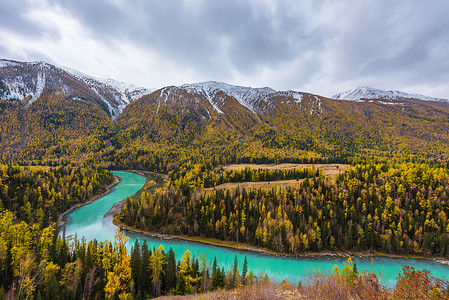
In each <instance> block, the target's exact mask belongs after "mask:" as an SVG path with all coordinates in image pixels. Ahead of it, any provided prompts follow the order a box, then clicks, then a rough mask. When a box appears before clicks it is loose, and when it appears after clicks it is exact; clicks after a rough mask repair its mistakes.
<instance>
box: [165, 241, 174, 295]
mask: <svg viewBox="0 0 449 300" xmlns="http://www.w3.org/2000/svg"><path fill="white" fill-rule="evenodd" d="M166 276H167V281H166V289H167V291H170V290H171V289H172V288H174V287H176V259H175V252H174V251H173V249H172V248H170V250H169V251H168V265H167V274H166Z"/></svg>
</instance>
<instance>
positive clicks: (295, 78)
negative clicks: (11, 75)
mask: <svg viewBox="0 0 449 300" xmlns="http://www.w3.org/2000/svg"><path fill="white" fill-rule="evenodd" d="M448 15H449V1H447V0H338V1H337V0H327V1H320V0H291V1H290V0H284V1H281V0H279V1H275V0H226V1H224V0H222V1H219V0H169V1H167V0H166V1H164V0H158V1H156V0H95V1H92V0H0V58H5V59H12V60H19V61H46V62H48V63H51V64H55V65H57V66H65V67H69V68H72V69H75V70H78V71H81V72H83V73H86V74H89V75H93V76H97V77H103V78H113V79H116V80H119V81H122V82H125V83H132V84H135V85H139V86H143V87H148V88H160V87H164V86H169V85H182V84H185V83H194V82H203V81H209V80H215V81H222V82H226V83H229V84H234V85H242V86H250V87H265V86H269V87H271V88H274V89H276V90H295V91H302V92H310V93H315V94H319V95H323V96H328V97H329V96H332V95H334V94H336V93H338V92H342V91H345V90H349V89H354V88H356V87H358V86H370V87H374V88H380V89H387V90H389V89H392V90H401V91H405V92H409V93H420V94H424V95H428V96H433V97H441V98H449V84H448V83H449V17H448Z"/></svg>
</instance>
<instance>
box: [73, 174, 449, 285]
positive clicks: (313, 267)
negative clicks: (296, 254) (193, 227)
mask: <svg viewBox="0 0 449 300" xmlns="http://www.w3.org/2000/svg"><path fill="white" fill-rule="evenodd" d="M113 173H114V175H116V176H118V177H120V178H121V182H120V183H119V184H118V185H117V186H116V187H114V188H113V189H112V192H111V193H109V194H107V195H105V196H103V197H101V198H99V199H97V200H96V201H94V202H92V203H90V204H88V205H85V206H82V207H80V208H78V209H76V210H74V211H73V212H71V213H70V214H68V215H67V216H66V221H67V225H66V227H65V230H66V236H67V235H73V234H75V233H76V234H77V235H78V237H82V236H84V237H85V238H86V239H87V240H93V239H97V240H99V241H100V240H106V239H108V240H111V241H112V240H113V239H114V233H115V230H116V229H117V226H115V225H114V224H112V216H108V217H104V215H105V214H106V213H107V212H108V211H109V209H110V208H111V207H112V205H113V204H114V203H116V202H119V201H121V200H123V199H125V198H127V197H129V196H132V195H134V194H135V193H137V191H139V190H140V189H141V188H142V186H143V185H144V184H145V181H146V179H145V178H144V177H142V176H140V175H138V174H135V173H130V172H121V171H114V172H113ZM125 234H126V235H127V236H128V237H129V238H130V240H129V242H128V244H127V246H128V249H129V248H130V247H131V245H133V244H134V242H135V241H136V239H138V240H139V241H143V240H146V241H147V243H148V245H149V246H150V247H151V248H153V247H155V248H157V247H159V245H163V247H164V249H165V251H166V252H168V250H169V249H170V247H171V248H173V251H174V252H175V255H176V259H177V260H179V259H181V257H182V255H183V253H184V252H185V251H186V250H187V249H189V250H190V251H191V252H192V255H195V256H196V257H199V256H200V254H201V253H204V254H205V255H206V258H207V260H208V261H209V262H211V263H212V262H213V260H214V257H215V256H216V257H217V262H218V264H219V265H220V266H223V267H224V268H225V270H229V269H231V267H232V265H233V264H234V259H235V255H237V257H238V262H239V268H240V270H241V269H242V267H243V261H244V257H245V255H246V256H247V260H248V269H249V270H253V272H254V273H255V274H256V275H257V274H259V272H262V273H264V274H265V273H267V274H268V276H269V278H270V279H272V280H274V281H276V282H280V281H282V280H283V279H287V280H288V281H289V282H291V283H293V282H294V283H297V282H298V281H302V282H304V281H307V278H308V276H309V275H310V274H311V273H313V272H316V271H319V272H322V273H324V272H331V270H332V267H333V266H334V265H336V264H337V265H339V266H342V265H343V262H344V261H346V259H345V258H341V257H314V258H299V259H294V258H283V257H276V256H268V255H261V254H258V253H253V252H246V251H237V250H233V249H228V248H223V247H217V246H210V245H206V244H201V243H195V242H188V241H183V240H176V239H174V240H163V239H158V238H150V237H146V236H143V235H139V234H134V233H126V232H125ZM353 260H354V261H355V262H356V263H357V268H358V270H359V271H362V270H369V271H372V270H374V271H375V272H376V273H377V274H378V276H379V278H380V279H381V281H382V282H383V283H384V284H386V285H387V286H391V285H393V284H394V282H395V278H396V277H397V275H398V273H399V272H400V271H401V269H402V267H403V266H405V265H408V266H412V267H414V268H415V269H427V270H429V271H431V272H432V275H433V276H435V277H438V278H444V279H447V277H449V266H446V265H443V264H441V263H438V262H435V261H431V260H421V259H402V258H387V257H374V258H373V259H371V258H358V257H356V258H353Z"/></svg>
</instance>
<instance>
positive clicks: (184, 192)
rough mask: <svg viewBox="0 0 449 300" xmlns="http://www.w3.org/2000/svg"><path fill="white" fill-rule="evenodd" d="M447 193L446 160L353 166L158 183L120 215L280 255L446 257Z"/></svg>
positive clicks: (135, 223) (145, 225) (150, 226)
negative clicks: (207, 182)
mask: <svg viewBox="0 0 449 300" xmlns="http://www.w3.org/2000/svg"><path fill="white" fill-rule="evenodd" d="M194 169H195V168H194ZM245 172H248V173H253V174H258V173H259V171H257V170H253V171H250V170H246V171H245ZM193 174H196V173H195V172H194V171H193V172H191V173H190V175H193ZM305 174H309V175H310V174H312V175H315V174H316V171H315V170H313V169H311V170H310V171H309V172H305ZM190 175H188V174H187V173H186V175H185V176H184V177H189V176H190ZM198 178H199V179H201V176H198ZM187 181H188V182H198V181H195V180H194V178H191V177H189V180H187ZM448 194H449V174H448V167H447V166H446V165H442V164H432V165H431V164H424V163H422V164H413V163H402V164H400V163H378V164H374V163H370V164H356V165H355V166H354V167H352V168H350V169H349V170H347V171H346V172H345V173H342V174H340V175H337V177H336V178H335V180H332V179H329V178H326V177H324V176H323V175H319V176H311V177H308V178H306V179H304V180H302V181H300V182H298V185H297V186H296V187H295V188H287V189H281V188H280V187H279V186H276V185H275V184H273V186H272V188H271V189H250V188H249V189H243V190H239V189H238V190H236V191H235V192H234V193H231V192H230V191H229V190H222V189H216V190H214V191H213V192H212V193H191V192H190V190H189V189H186V188H183V186H181V187H179V188H176V187H175V188H172V189H168V190H167V189H159V190H157V191H156V192H155V193H154V194H152V195H149V194H148V193H142V195H141V197H140V198H139V199H128V200H127V203H126V207H125V208H124V209H123V210H122V211H121V213H120V219H121V221H122V222H124V223H125V224H127V225H128V226H131V227H135V228H139V229H143V230H148V231H160V232H163V233H168V234H183V235H195V236H204V237H212V238H217V239H221V240H229V241H236V242H244V243H248V244H251V245H255V246H260V247H264V248H268V249H270V250H273V251H276V252H280V253H290V254H299V253H303V252H307V251H321V250H324V249H332V250H339V251H344V250H353V251H365V250H372V251H380V252H384V253H390V254H421V255H426V256H434V255H440V256H446V257H447V256H448V254H449V253H448V246H449V222H448V219H447V217H448V214H449V209H448V206H447V201H448V199H447V197H448Z"/></svg>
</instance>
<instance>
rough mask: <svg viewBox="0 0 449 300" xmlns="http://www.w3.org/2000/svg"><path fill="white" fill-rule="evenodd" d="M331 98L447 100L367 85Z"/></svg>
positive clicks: (354, 99) (355, 99)
mask: <svg viewBox="0 0 449 300" xmlns="http://www.w3.org/2000/svg"><path fill="white" fill-rule="evenodd" d="M332 98H333V99H340V100H353V101H357V100H372V99H377V100H381V99H383V100H402V99H416V100H423V101H445V102H447V101H448V100H447V99H441V98H434V97H428V96H424V95H420V94H408V93H405V92H401V91H392V90H389V91H385V90H380V89H375V88H370V87H367V86H361V87H358V88H356V89H354V90H349V91H346V92H342V93H338V94H336V95H334V96H333V97H332Z"/></svg>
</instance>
